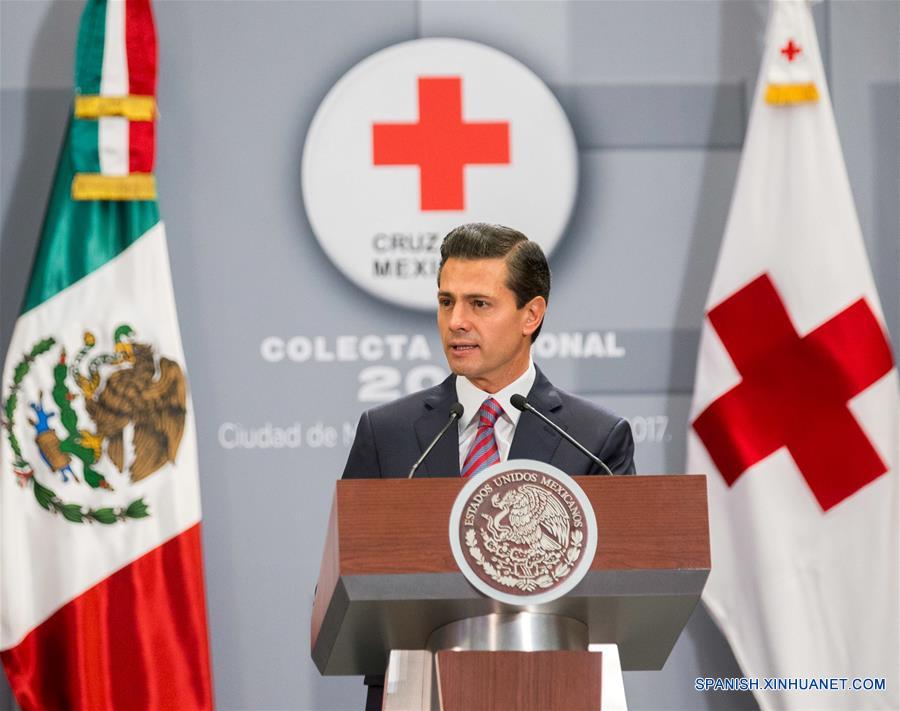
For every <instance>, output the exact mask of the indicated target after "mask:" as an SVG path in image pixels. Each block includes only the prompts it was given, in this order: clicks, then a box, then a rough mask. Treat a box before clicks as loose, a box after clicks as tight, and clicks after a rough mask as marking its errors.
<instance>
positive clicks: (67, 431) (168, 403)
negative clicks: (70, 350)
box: [3, 324, 187, 524]
mask: <svg viewBox="0 0 900 711" xmlns="http://www.w3.org/2000/svg"><path fill="white" fill-rule="evenodd" d="M111 340H112V344H113V349H112V351H111V352H97V351H95V348H96V346H97V339H96V337H95V335H94V333H92V332H90V331H88V332H85V333H84V335H83V338H82V344H81V347H80V349H79V350H78V351H77V353H76V354H75V356H74V357H73V358H71V359H70V358H69V356H68V354H67V352H66V349H65V347H61V346H59V344H58V343H57V340H56V339H55V338H52V337H48V338H44V339H42V340H40V341H38V342H37V343H35V344H34V346H33V347H32V348H31V350H30V351H29V352H28V353H26V354H25V355H24V356H23V357H22V359H21V361H20V362H19V363H17V364H16V366H15V368H14V369H13V379H12V383H11V386H10V389H9V394H8V396H7V398H6V400H5V401H4V402H3V416H4V419H3V429H4V430H5V432H6V437H7V440H8V442H9V445H10V447H11V449H12V451H13V471H14V473H15V475H16V477H17V480H18V483H19V485H20V486H22V487H23V488H24V487H27V486H31V488H32V490H33V492H34V496H35V499H36V500H37V503H38V504H39V505H40V506H41V507H43V508H44V509H46V510H48V511H50V512H51V513H55V514H61V515H62V516H63V518H65V519H66V520H68V521H71V522H73V523H84V522H89V523H91V522H96V523H103V524H113V523H116V522H119V521H127V520H129V519H138V518H144V517H146V516H148V515H150V512H149V510H148V507H147V504H146V503H145V502H144V500H143V499H142V498H137V499H133V500H132V501H131V502H129V503H127V505H122V506H96V507H95V506H93V505H92V504H93V501H94V500H95V499H96V497H89V498H90V499H91V504H85V503H81V502H67V501H66V500H64V499H63V498H62V496H61V495H59V494H58V491H61V490H62V489H63V488H66V487H73V486H74V487H81V486H86V487H87V488H88V489H90V490H94V491H96V492H101V493H102V492H106V493H109V494H111V493H112V492H114V491H116V490H117V489H120V488H127V487H128V486H130V485H131V484H135V483H137V482H140V481H142V480H143V479H146V478H147V477H149V476H151V475H152V474H154V473H155V472H157V471H159V470H160V469H161V468H163V467H164V466H166V465H167V464H170V463H174V462H175V459H176V456H177V454H178V449H179V445H180V444H181V439H182V435H183V434H184V428H185V420H186V417H187V382H186V379H185V375H184V370H183V369H182V367H181V366H180V365H179V364H178V363H176V362H175V361H174V360H171V359H170V358H166V357H164V356H160V355H159V354H157V353H156V352H155V350H154V348H153V346H152V345H150V344H148V343H143V342H140V341H139V340H138V339H137V337H136V333H135V331H134V329H133V328H132V327H131V326H130V325H128V324H121V325H119V326H118V327H117V328H116V329H115V331H114V332H113V334H112V338H111ZM54 352H55V353H57V354H58V355H57V358H56V362H55V363H54V364H53V365H52V368H51V369H49V373H48V372H47V370H48V369H47V368H46V366H45V369H44V371H43V373H42V372H41V371H40V370H38V369H37V368H36V366H37V365H38V364H40V363H46V362H47V361H49V360H50V359H49V358H45V356H46V355H47V354H52V353H54ZM50 362H52V361H50ZM29 376H32V377H35V378H36V379H37V380H38V381H39V384H36V385H32V387H30V388H25V387H24V386H25V385H27V384H28V380H29ZM41 376H43V377H41ZM26 390H27V392H28V393H29V394H30V395H31V397H29V396H28V395H26ZM23 413H24V414H25V418H24V421H23V418H22V417H21V415H22V414H23ZM26 423H27V425H28V427H26V426H25V425H26ZM26 442H27V443H29V444H31V445H32V446H31V447H27V446H25V447H23V443H26ZM26 450H28V452H26ZM34 455H36V456H34ZM109 465H112V466H111V467H110V466H109ZM82 498H84V497H82Z"/></svg>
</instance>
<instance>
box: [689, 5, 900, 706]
mask: <svg viewBox="0 0 900 711" xmlns="http://www.w3.org/2000/svg"><path fill="white" fill-rule="evenodd" d="M789 37H792V38H793V43H792V46H793V47H794V48H797V47H800V48H802V52H801V53H799V54H797V53H796V52H791V54H793V57H794V64H796V63H797V62H798V61H799V60H800V58H802V59H803V61H804V63H805V65H806V69H805V70H804V71H807V72H808V76H807V79H808V80H809V81H810V82H812V83H813V84H814V85H815V86H816V87H817V88H818V101H815V102H813V103H796V104H794V105H791V104H790V103H788V105H784V104H783V103H782V104H779V103H778V102H771V101H769V100H768V99H769V96H768V95H767V91H768V89H769V87H770V86H771V84H770V82H771V79H772V75H773V71H774V70H775V69H776V67H775V65H776V64H777V63H782V64H785V63H787V62H788V57H787V56H786V55H785V54H784V53H783V52H781V50H782V49H783V48H784V47H785V46H786V44H787V43H788V38H789ZM764 57H765V58H764V60H763V65H762V67H761V69H760V81H759V84H758V86H757V91H756V98H755V102H754V105H753V110H752V113H751V117H750V124H749V128H748V131H747V136H746V139H745V143H744V152H743V155H742V157H741V165H740V169H739V171H738V177H737V183H736V186H735V192H734V197H733V200H732V204H731V212H730V214H729V218H728V222H727V225H726V229H725V235H724V238H723V242H722V247H721V253H720V255H719V263H718V266H717V269H716V274H715V277H714V279H713V283H712V286H711V289H710V293H709V297H708V300H707V314H706V315H707V318H706V319H705V321H704V326H703V331H702V335H701V343H700V353H699V358H698V365H697V380H696V387H695V392H694V402H693V407H692V410H691V424H692V426H691V431H690V433H689V438H688V470H689V471H692V472H700V473H706V474H707V475H708V481H709V497H710V529H711V530H710V534H711V535H710V537H711V545H712V574H711V575H710V578H709V582H708V584H707V587H706V590H705V592H704V601H705V602H706V604H707V607H708V608H709V610H710V612H711V613H712V616H713V617H714V619H715V620H716V621H717V623H718V624H719V626H720V627H721V629H722V630H723V632H724V633H725V635H726V636H727V637H728V640H729V642H730V643H731V646H732V649H733V651H734V653H735V656H736V658H737V660H738V662H739V663H740V665H741V668H742V670H743V672H744V674H745V675H747V676H757V677H789V678H797V677H836V678H848V679H852V678H853V677H856V676H858V677H879V678H885V679H886V690H885V691H883V692H879V693H877V694H876V693H871V692H869V693H863V692H853V691H851V690H849V689H848V690H847V691H842V692H839V693H836V692H834V691H825V692H818V693H817V692H815V691H800V690H793V691H791V690H786V691H766V690H765V689H760V691H758V692H755V693H756V696H757V700H758V701H759V703H760V706H761V707H762V708H763V709H775V708H778V709H781V708H785V709H791V708H797V709H841V708H843V709H864V708H884V709H887V708H898V707H900V696H898V682H900V678H898V669H900V658H898V619H900V615H898V606H900V592H898V531H900V527H898V510H900V505H898V454H900V414H898V413H900V405H898V379H897V370H896V367H895V364H894V359H893V356H892V354H891V350H890V346H889V340H888V335H887V331H886V327H885V323H884V317H883V314H882V311H881V306H880V304H879V300H878V295H877V293H876V291H875V285H874V281H873V278H872V273H871V270H870V268H869V264H868V260H867V257H866V251H865V246H864V243H863V239H862V233H861V230H860V225H859V220H858V218H857V215H856V209H855V206H854V204H853V198H852V194H851V191H850V184H849V181H848V178H847V172H846V169H845V167H844V161H843V156H842V154H841V148H840V144H839V141H838V135H837V130H836V126H835V121H834V116H833V114H832V109H831V102H830V98H829V96H828V91H827V86H826V84H825V77H824V71H823V69H822V61H821V58H820V55H819V49H818V45H817V43H816V39H815V29H814V26H813V23H812V15H811V13H810V10H809V6H808V4H807V3H806V2H797V1H795V0H776V1H775V2H774V3H773V5H772V12H771V16H770V20H769V28H768V31H767V40H766V51H765V55H764ZM779 71H780V70H779ZM776 73H777V72H776Z"/></svg>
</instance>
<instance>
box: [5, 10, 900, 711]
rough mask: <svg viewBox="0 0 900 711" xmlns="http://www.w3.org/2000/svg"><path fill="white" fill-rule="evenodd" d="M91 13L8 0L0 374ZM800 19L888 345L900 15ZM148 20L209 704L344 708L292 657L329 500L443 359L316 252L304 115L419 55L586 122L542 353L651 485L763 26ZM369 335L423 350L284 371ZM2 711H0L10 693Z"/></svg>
mask: <svg viewBox="0 0 900 711" xmlns="http://www.w3.org/2000/svg"><path fill="white" fill-rule="evenodd" d="M82 7H83V4H82V3H81V2H77V1H75V2H58V1H57V2H47V1H42V0H33V1H29V2H19V1H16V0H3V1H2V3H0V13H2V15H0V20H2V22H0V25H2V35H0V40H2V41H0V60H2V61H0V74H2V86H0V89H2V94H0V97H2V103H0V148H2V155H0V200H2V225H3V227H2V241H0V259H2V261H0V297H2V301H0V353H5V350H6V346H7V344H8V342H9V336H10V333H11V330H12V327H13V324H14V321H15V317H16V314H17V312H18V309H19V305H20V303H21V299H22V294H23V293H24V288H25V280H26V278H27V274H28V270H29V267H30V262H31V258H32V255H33V252H34V249H35V243H36V238H37V235H38V231H39V227H40V223H41V219H42V215H43V210H44V205H45V201H46V197H47V192H48V188H49V185H50V180H51V177H52V172H53V169H54V165H55V162H56V153H57V150H58V147H59V144H60V141H61V138H62V132H63V127H64V125H65V122H66V116H67V111H68V109H69V103H70V100H71V91H72V89H71V86H72V57H73V51H74V44H75V36H76V31H77V23H78V19H79V16H80V12H81V10H82ZM814 13H815V18H816V23H817V27H818V32H819V39H820V43H821V45H822V49H823V55H824V57H825V61H826V68H827V72H828V75H829V80H830V86H831V90H832V96H833V99H834V104H835V111H836V114H837V121H838V128H839V131H840V134H841V140H842V142H843V147H844V153H845V157H846V161H847V166H848V169H849V173H850V179H851V182H852V185H853V191H854V195H855V198H856V203H857V208H858V210H859V214H860V219H861V222H862V227H863V233H864V235H865V238H866V243H867V247H868V249H869V255H870V258H871V260H872V264H873V268H874V270H875V274H876V278H877V282H878V286H879V289H880V293H881V298H882V302H883V305H884V309H885V313H886V316H887V319H888V326H889V328H890V329H891V330H892V338H893V344H894V347H895V352H897V350H898V349H897V346H898V337H900V292H898V285H900V238H898V235H900V208H898V205H900V128H898V121H900V119H898V117H900V49H898V47H900V4H898V2H896V0H880V1H875V0H873V1H871V2H866V1H863V2H844V1H838V0H830V1H828V0H826V2H824V3H823V4H821V5H818V6H817V7H816V8H815V10H814ZM156 14H157V25H158V31H159V42H160V55H161V67H160V87H159V103H160V107H161V119H160V122H159V144H158V145H159V148H158V170H157V175H158V179H159V185H160V205H161V209H162V214H163V217H164V219H165V221H166V223H167V227H168V234H169V245H170V251H171V258H172V270H173V276H174V281H175V290H176V297H177V300H178V307H179V314H180V318H181V326H182V335H183V338H184V346H185V351H186V356H187V361H188V367H189V371H190V376H191V384H192V390H193V398H194V404H195V407H196V412H197V421H198V434H199V445H200V457H201V472H200V476H201V486H202V497H203V512H204V543H205V558H206V575H207V588H208V600H209V629H210V635H211V641H212V654H213V668H214V675H215V693H216V698H217V702H218V706H219V707H220V708H222V709H349V708H358V707H359V706H360V704H361V703H362V700H363V689H362V685H361V683H360V681H359V680H358V679H341V678H329V679H322V678H320V677H319V676H318V674H317V672H316V670H315V668H314V667H313V665H312V663H311V661H310V659H309V652H308V645H309V624H308V619H309V611H310V605H311V600H312V592H313V586H314V583H315V579H316V575H317V572H318V563H319V554H320V551H321V547H322V543H323V528H324V524H325V521H326V516H327V512H328V509H329V505H330V499H331V494H332V489H333V484H334V480H335V479H336V478H337V477H338V476H339V475H340V472H341V470H342V468H343V463H344V460H345V457H346V455H347V451H348V448H349V442H350V440H351V439H352V434H353V428H354V426H355V423H356V420H357V417H358V415H359V413H360V411H361V410H362V409H364V408H365V407H368V406H370V405H371V402H363V401H362V400H365V399H366V398H365V397H362V398H361V395H362V396H365V395H366V394H367V389H366V388H363V387H362V386H363V385H364V384H365V383H366V382H372V379H373V378H374V379H375V380H376V382H380V383H387V384H389V387H387V388H381V390H382V392H381V396H386V397H394V396H397V395H399V394H400V393H401V392H403V391H405V390H406V389H407V388H413V389H415V388H417V387H419V386H420V385H422V384H427V383H429V382H430V380H429V378H431V377H433V376H434V373H435V372H436V368H440V369H443V368H445V364H444V362H443V359H442V357H441V352H440V348H439V342H438V339H437V337H436V336H435V335H434V333H433V331H434V326H433V318H432V317H431V316H430V315H428V314H423V313H417V312H413V311H407V310H404V309H401V308H399V307H395V306H391V305H388V304H386V303H383V302H381V301H378V300H375V299H373V298H371V297H370V296H368V295H367V294H366V293H364V292H362V291H361V290H359V289H358V288H356V287H355V286H353V285H352V284H351V283H350V282H349V281H347V280H346V279H345V278H344V277H343V276H342V275H341V274H340V273H339V272H338V271H337V269H336V268H335V267H334V266H332V264H331V262H330V261H329V260H328V258H327V257H326V256H325V254H324V252H323V251H322V250H321V248H320V247H319V246H318V244H317V243H316V241H315V239H314V238H313V236H312V234H311V232H310V227H309V224H308V222H307V219H306V217H305V213H304V207H303V203H302V200H301V192H300V156H301V149H302V146H303V140H304V137H305V134H306V130H307V128H308V126H309V123H310V121H311V119H312V116H313V114H314V112H315V110H316V108H317V106H318V104H319V102H320V101H321V100H322V98H323V97H324V96H325V94H326V93H327V91H328V90H329V88H330V87H331V86H332V85H333V84H334V82H335V81H336V80H337V79H338V78H339V77H340V76H341V75H342V74H344V73H345V72H346V71H347V70H348V69H349V68H350V67H352V66H353V65H354V64H356V63H357V62H358V61H360V60H361V59H363V58H364V57H366V56H368V55H369V54H371V53H372V52H374V51H376V50H379V49H381V48H383V47H386V46H389V45H391V44H394V43H396V42H400V41H403V40H408V39H414V38H417V37H429V36H451V37H461V38H467V39H472V40H476V41H480V42H483V43H486V44H488V45H491V46H494V47H496V48H498V49H500V50H502V51H504V52H507V53H509V54H510V55H512V56H513V57H515V58H517V59H519V60H520V61H522V62H523V63H524V64H525V65H527V66H528V67H530V68H531V69H532V70H533V71H535V72H536V73H537V74H538V75H539V76H540V77H541V78H542V79H543V80H544V81H545V82H546V83H547V84H548V85H549V86H550V87H551V89H552V90H553V91H554V93H555V94H556V95H557V97H558V98H559V100H560V101H561V103H562V105H563V106H564V108H565V109H566V112H567V113H568V115H569V117H570V120H571V122H572V124H573V126H574V129H575V133H576V138H577V142H578V146H579V154H580V166H579V169H580V179H581V183H580V189H579V197H578V200H577V204H576V208H575V213H574V216H573V218H572V220H571V223H570V225H569V229H568V232H567V234H566V236H565V237H564V239H563V240H562V242H561V243H560V245H559V247H558V248H557V250H556V252H555V253H554V254H553V256H552V259H551V266H552V269H553V272H554V275H555V286H554V295H553V302H552V308H551V310H550V314H549V318H548V320H547V324H546V326H545V329H544V330H545V331H546V332H548V335H547V336H546V337H545V336H542V339H543V341H544V342H543V344H540V345H539V346H538V353H537V360H538V361H539V362H540V363H541V365H542V367H543V368H544V369H545V371H546V372H547V373H548V374H549V376H550V377H551V379H553V380H554V381H555V382H556V383H558V384H559V385H560V386H562V387H564V388H567V389H570V390H573V391H576V392H579V393H582V394H584V395H586V396H588V397H590V398H592V399H595V400H597V401H599V402H603V403H604V404H605V405H606V406H608V407H610V408H612V409H614V410H616V411H618V412H620V413H621V414H623V415H625V416H627V417H629V418H630V419H631V420H632V423H633V426H634V431H635V435H636V438H637V442H638V445H637V455H636V458H637V462H638V466H639V468H640V470H641V471H642V472H645V473H654V472H678V471H681V470H682V469H683V467H684V448H685V444H684V441H685V429H686V417H687V410H688V406H689V401H690V393H691V387H692V382H693V370H694V361H695V356H696V352H695V349H696V344H697V338H698V331H699V326H700V323H701V319H702V311H703V309H702V307H703V302H704V299H705V295H706V290H707V286H708V284H709V280H710V277H711V274H712V269H713V265H714V261H715V258H716V254H717V250H718V245H719V240H720V237H721V234H722V230H723V226H724V222H725V218H726V214H727V210H728V205H729V200H730V197H731V191H732V187H733V183H734V178H735V174H736V170H737V165H738V159H739V155H740V151H741V144H742V140H743V136H744V132H745V126H746V118H747V114H748V111H749V101H750V97H751V96H752V92H753V87H754V83H755V80H756V75H757V71H758V67H759V61H760V55H761V43H762V37H763V31H764V27H765V19H766V5H765V4H764V3H759V2H752V1H749V0H748V1H731V2H727V1H726V2H717V1H709V2H680V1H670V2H629V1H625V0H616V1H608V2H480V1H479V2H468V3H456V2H416V1H413V0H396V1H393V2H387V1H384V2H381V1H377V2H358V3H356V2H244V1H234V2H192V1H185V2H174V1H161V2H157V4H156ZM613 264H614V265H617V266H616V268H615V269H612V268H610V266H609V265H613ZM592 332H596V333H600V334H602V337H604V338H607V339H615V343H616V349H615V352H614V353H613V354H608V355H607V356H606V357H596V356H591V357H587V358H584V357H578V355H579V354H578V352H577V349H575V350H573V349H572V348H571V346H570V345H567V344H571V342H572V341H573V339H574V340H577V338H578V336H575V337H573V336H572V335H570V334H577V333H581V334H588V333H592ZM364 334H371V335H376V336H380V337H384V336H389V335H406V336H410V335H413V334H423V335H424V336H425V337H426V338H427V341H428V344H429V347H430V351H431V357H430V359H425V360H414V361H410V360H408V359H407V358H406V356H405V354H404V353H400V354H399V356H398V357H396V358H395V357H394V354H392V353H391V352H390V351H389V350H388V351H387V352H386V353H385V356H384V358H381V359H379V360H378V361H375V362H364V361H357V362H337V361H335V362H325V361H317V360H315V359H309V360H291V359H290V358H286V357H285V358H281V359H279V358H278V357H277V353H278V352H279V347H280V346H279V344H281V343H282V342H286V341H288V340H290V339H292V338H296V337H301V338H308V339H314V338H316V337H321V338H323V339H324V343H325V345H326V347H327V348H328V349H329V350H330V351H333V350H334V343H335V338H336V337H337V336H340V335H356V336H361V335H364ZM581 337H583V336H581ZM273 339H274V340H273ZM297 343H301V344H302V343H303V341H295V344H297ZM264 353H268V354H269V355H268V357H265V356H264ZM272 353H275V354H276V356H275V357H273V356H272ZM582 355H583V354H582ZM423 366H425V367H423ZM373 367H374V368H380V369H381V370H374V371H373V370H371V369H372V368H373ZM297 425H299V426H300V428H301V431H302V446H299V447H280V448H275V447H253V448H250V447H247V446H244V445H242V444H241V442H243V443H244V444H246V443H248V442H250V441H252V440H251V438H252V437H253V436H258V432H259V431H260V430H261V429H263V428H266V427H267V426H268V427H269V428H272V427H275V428H291V427H296V426H297ZM328 428H332V429H333V431H334V435H333V439H329V436H328V434H327V432H328V431H329V430H328ZM254 433H256V434H254ZM242 438H243V439H242ZM738 673H739V670H738V669H737V667H736V664H735V662H734V659H733V657H732V656H731V653H730V651H729V649H728V646H727V644H726V643H725V642H724V640H723V639H722V638H721V636H720V635H719V634H718V632H717V631H716V629H715V627H714V626H713V624H712V623H711V622H710V620H709V618H708V617H707V616H706V614H705V612H704V611H703V610H702V609H698V610H697V611H696V613H695V614H694V616H693V618H692V620H691V622H690V625H689V626H688V629H687V631H686V633H685V634H684V635H683V636H682V638H681V640H680V641H679V642H678V645H677V646H676V648H675V651H674V653H673V654H672V656H671V658H670V659H669V661H668V663H667V665H666V667H665V669H664V670H663V671H661V672H655V673H650V672H645V673H629V674H626V689H627V694H628V697H629V701H630V704H631V707H632V708H633V709H657V708H658V709H675V708H685V709H688V708H691V709H693V708H698V709H712V708H723V709H724V708H755V703H754V701H753V699H752V697H749V696H748V695H740V694H724V693H719V694H707V695H703V694H700V693H697V692H694V691H693V680H694V678H695V677H696V676H701V675H703V676H710V675H712V676H715V675H722V676H726V675H727V676H732V675H735V674H738ZM2 683H3V684H5V680H4V681H3V682H2ZM0 699H2V702H0V708H8V707H10V705H11V702H10V699H9V692H8V689H6V687H5V686H4V687H3V688H2V690H0Z"/></svg>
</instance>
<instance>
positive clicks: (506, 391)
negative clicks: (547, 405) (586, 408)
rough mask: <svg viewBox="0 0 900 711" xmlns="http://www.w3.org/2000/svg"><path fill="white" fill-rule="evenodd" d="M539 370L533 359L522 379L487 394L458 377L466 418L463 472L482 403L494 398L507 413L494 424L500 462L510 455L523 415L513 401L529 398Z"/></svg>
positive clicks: (461, 452) (461, 436) (462, 437)
mask: <svg viewBox="0 0 900 711" xmlns="http://www.w3.org/2000/svg"><path fill="white" fill-rule="evenodd" d="M535 377H536V371H535V369H534V363H533V362H532V360H531V358H529V359H528V368H527V370H526V371H525V372H524V373H522V375H520V376H519V377H518V378H516V379H515V380H513V381H512V382H511V383H510V384H509V385H507V386H506V387H505V388H503V389H502V390H501V391H500V392H496V393H493V394H492V393H486V392H485V391H484V390H480V389H479V388H477V387H475V386H474V385H472V383H470V382H469V380H468V379H467V378H463V377H460V376H457V378H456V398H457V400H459V403H460V404H461V405H462V406H463V408H464V410H463V416H462V417H460V418H459V423H458V425H457V426H458V427H459V470H460V471H462V468H463V464H464V462H465V459H466V455H467V454H468V453H469V447H471V446H472V442H474V441H475V434H476V433H477V432H478V424H479V418H478V411H479V410H480V409H481V405H482V403H483V402H484V401H485V400H487V399H488V398H491V397H492V398H494V400H496V401H497V402H498V403H499V404H500V407H502V408H503V414H502V415H501V416H500V417H498V418H497V422H496V423H495V424H494V437H495V438H496V440H497V447H498V448H499V450H500V461H501V462H505V461H506V459H507V457H508V456H509V448H510V447H511V446H512V441H513V436H514V435H515V434H516V425H517V424H518V422H519V416H520V415H521V414H522V413H521V412H520V411H519V410H517V409H516V408H514V407H513V406H512V405H511V404H510V402H509V399H510V398H511V397H512V396H513V395H515V394H516V393H518V394H520V395H522V396H524V397H527V396H528V393H529V392H530V391H531V386H532V385H534V379H535Z"/></svg>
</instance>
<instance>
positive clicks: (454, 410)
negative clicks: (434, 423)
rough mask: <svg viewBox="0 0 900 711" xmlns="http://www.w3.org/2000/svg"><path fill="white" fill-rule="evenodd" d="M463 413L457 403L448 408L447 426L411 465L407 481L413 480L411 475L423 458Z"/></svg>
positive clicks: (462, 409) (461, 407)
mask: <svg viewBox="0 0 900 711" xmlns="http://www.w3.org/2000/svg"><path fill="white" fill-rule="evenodd" d="M463 412H464V408H463V406H462V405H461V404H460V403H458V402H454V403H453V404H452V405H451V406H450V419H449V420H447V424H446V425H444V427H443V429H442V430H441V431H440V432H438V433H437V437H435V438H434V439H433V440H431V444H429V445H428V448H427V449H426V450H425V451H424V452H422V456H421V457H419V458H418V459H417V460H416V463H415V464H413V465H412V469H410V470H409V476H408V477H406V478H407V479H412V478H413V474H415V473H416V469H418V468H419V465H420V464H421V463H422V462H424V461H425V457H427V456H428V454H429V452H431V450H432V449H434V445H436V444H437V443H438V442H440V441H441V437H443V436H444V433H445V432H446V431H447V430H449V429H450V425H452V424H453V423H454V422H456V421H457V420H458V419H459V418H460V417H462V414H463Z"/></svg>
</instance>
